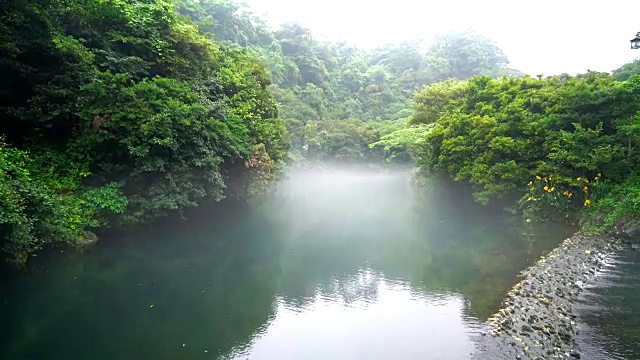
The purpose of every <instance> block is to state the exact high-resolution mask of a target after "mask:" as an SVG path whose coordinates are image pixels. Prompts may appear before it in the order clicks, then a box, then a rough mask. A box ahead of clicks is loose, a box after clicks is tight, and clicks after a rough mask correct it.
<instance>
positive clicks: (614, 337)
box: [574, 250, 640, 360]
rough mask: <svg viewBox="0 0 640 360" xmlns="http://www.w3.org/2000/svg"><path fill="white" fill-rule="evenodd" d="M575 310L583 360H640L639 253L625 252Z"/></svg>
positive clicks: (584, 293) (581, 299) (602, 272)
mask: <svg viewBox="0 0 640 360" xmlns="http://www.w3.org/2000/svg"><path fill="white" fill-rule="evenodd" d="M609 263H610V264H612V267H606V268H604V269H603V270H602V271H601V272H599V273H598V275H597V277H596V279H595V280H594V281H593V282H592V283H591V284H590V286H589V288H588V289H586V290H585V291H584V292H582V293H581V295H580V297H579V299H578V302H577V303H576V306H575V309H574V310H575V313H576V314H577V315H578V319H579V320H580V321H579V322H578V336H577V338H576V341H577V343H578V346H579V348H580V349H581V351H582V354H583V356H582V359H587V360H613V359H615V360H618V359H640V253H639V252H636V251H631V250H623V251H621V252H619V253H618V254H616V255H615V256H614V257H613V258H612V259H611V261H609Z"/></svg>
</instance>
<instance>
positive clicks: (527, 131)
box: [0, 0, 640, 265]
mask: <svg viewBox="0 0 640 360" xmlns="http://www.w3.org/2000/svg"><path fill="white" fill-rule="evenodd" d="M0 71H1V72H2V74H3V76H2V78H1V79H0V115H1V116H2V122H0V236H1V237H2V249H3V251H4V252H5V253H6V255H7V258H8V260H9V261H11V262H13V263H15V264H17V265H23V264H24V263H25V262H26V261H27V260H28V258H29V256H30V255H32V254H34V253H35V252H37V251H38V250H40V249H42V248H44V247H48V246H57V245H65V246H66V245H77V244H82V243H86V242H91V241H93V240H94V239H95V235H94V234H93V232H92V231H91V230H92V229H99V228H106V227H110V226H128V225H136V224H143V223H149V222H152V221H154V220H156V219H158V218H161V217H165V216H167V215H169V214H174V213H180V212H181V211H182V210H184V209H186V208H189V207H196V206H198V205H199V204H200V203H202V201H205V200H207V199H210V200H220V199H222V198H224V197H229V196H233V197H239V198H243V199H250V198H253V197H256V196H259V195H260V194H261V193H264V192H266V191H268V189H269V186H270V184H271V183H272V181H273V180H276V179H277V176H278V174H279V173H280V172H281V171H282V170H283V169H284V167H285V166H286V164H287V163H291V162H293V161H328V160H330V161H348V162H354V161H368V162H372V161H375V162H378V163H383V162H390V161H397V162H415V163H416V166H417V169H418V170H419V172H420V173H421V174H424V175H428V176H442V175H444V176H445V177H450V178H453V179H455V180H460V181H467V182H470V183H471V184H472V185H473V186H474V189H475V195H476V198H477V200H478V201H480V202H482V203H489V202H491V201H494V200H500V199H501V200H507V201H508V202H507V203H508V204H509V203H510V204H514V207H515V204H516V203H517V204H519V205H520V210H522V211H523V212H524V214H525V218H526V220H527V221H531V220H532V219H538V218H544V217H545V215H543V214H547V216H546V217H548V216H549V214H552V213H554V211H555V212H558V214H560V215H562V216H568V217H573V215H575V214H577V213H580V214H588V218H589V219H591V220H590V223H592V224H597V226H600V227H604V226H610V225H613V224H615V223H616V222H619V221H620V220H621V219H625V218H632V217H634V216H636V215H637V210H636V209H637V208H638V206H637V205H638V204H639V202H640V185H639V184H640V177H639V176H637V174H638V170H640V169H639V167H638V165H639V164H638V151H639V150H638V146H639V145H640V143H639V142H638V140H637V139H638V137H637V134H638V131H640V126H639V123H638V122H639V121H640V117H639V116H638V110H639V109H638V106H639V105H640V99H639V98H638V96H640V77H638V76H634V74H635V73H638V72H639V71H640V66H638V62H634V63H630V64H626V65H624V66H623V67H621V68H620V69H618V70H615V71H614V72H613V73H612V74H611V75H610V74H603V73H593V72H590V73H587V74H585V75H581V76H577V77H571V76H565V75H563V76H554V77H549V78H543V77H542V76H540V77H539V78H537V79H536V78H531V77H528V76H524V74H522V73H520V72H518V71H517V70H514V69H511V68H509V67H508V60H507V58H506V56H505V55H504V54H503V52H502V50H501V49H500V48H499V47H498V46H497V45H496V44H495V43H494V42H492V41H491V40H489V39H487V38H485V37H483V36H481V35H478V34H474V33H456V32H454V33H445V34H442V35H440V36H438V37H436V38H435V39H434V40H433V41H432V42H431V43H429V44H426V45H425V44H424V43H421V42H405V43H400V44H390V45H386V46H382V47H380V48H377V49H374V50H371V51H364V50H361V49H359V48H357V47H355V46H352V45H350V44H346V43H333V42H329V41H323V40H321V39H318V38H316V37H314V36H313V34H312V33H311V31H310V30H309V29H306V28H304V27H303V26H301V25H299V24H296V23H287V24H284V25H282V26H281V27H280V28H278V29H271V28H270V27H268V26H267V25H266V23H265V21H264V20H263V19H261V18H259V17H257V16H255V15H254V14H252V13H251V12H250V11H249V10H248V9H246V8H244V7H243V6H241V5H239V4H238V3H236V2H233V1H229V0H201V1H196V0H157V1H156V0H153V1H152V0H111V1H95V0H30V1H3V2H2V13H1V15H0ZM527 184H529V185H527ZM585 208H586V209H587V211H586V212H585V211H584V209H585ZM585 218H587V217H585Z"/></svg>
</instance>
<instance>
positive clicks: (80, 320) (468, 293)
mask: <svg viewBox="0 0 640 360" xmlns="http://www.w3.org/2000/svg"><path fill="white" fill-rule="evenodd" d="M165 228H170V227H169V226H167V225H165ZM565 235H566V234H565V232H564V229H563V227H562V226H557V227H554V226H549V225H545V226H544V227H541V228H536V227H532V226H529V227H524V225H523V224H522V222H521V221H519V219H515V218H509V217H507V216H502V214H500V213H491V212H489V211H487V209H486V208H483V207H480V206H477V205H475V204H474V203H473V201H472V199H471V197H470V196H469V193H468V192H466V191H465V190H464V188H461V187H459V186H456V185H445V184H436V183H434V184H431V185H429V186H427V188H426V189H425V188H418V187H416V186H414V185H413V183H412V180H411V176H410V174H409V173H408V172H404V171H377V170H345V169H339V168H333V167H331V168H325V169H314V170H312V169H299V170H294V171H292V172H291V173H290V174H288V176H287V177H286V178H285V179H283V181H282V182H281V183H280V184H279V185H278V187H277V189H276V190H275V191H274V193H273V194H272V196H270V197H269V198H268V199H266V200H265V201H264V202H262V203H261V204H259V205H256V206H253V207H251V208H249V209H246V208H237V209H235V208H234V207H233V206H231V204H229V203H227V204H225V206H222V207H220V208H218V210H205V209H204V208H203V209H200V210H199V213H198V216H197V217H193V218H192V219H191V220H189V221H188V222H187V223H186V224H183V225H181V226H175V227H174V228H173V229H172V230H167V231H162V232H154V233H148V234H142V235H136V236H135V237H132V238H129V239H116V238H113V239H103V240H102V241H101V242H100V243H99V244H98V245H97V246H96V247H94V248H91V249H89V250H88V251H86V252H85V253H82V254H60V256H58V257H56V258H54V259H52V260H49V261H46V262H43V263H41V264H40V265H39V266H38V268H37V269H34V270H32V271H30V272H29V273H26V274H21V275H17V276H15V277H13V278H12V279H10V281H6V282H5V283H6V284H11V285H10V286H8V287H6V288H3V289H2V290H0V301H1V302H0V305H1V306H0V318H2V319H7V320H6V324H7V326H5V327H4V328H3V329H2V331H4V333H2V334H0V335H1V337H0V338H1V339H2V340H1V342H0V350H1V351H0V353H1V354H3V355H2V356H3V357H6V358H10V359H31V358H38V359H88V358H91V359H113V358H121V359H151V358H153V359H176V358H183V359H212V358H222V359H247V358H250V359H328V358H330V359H365V358H366V359H395V358H424V356H426V354H428V355H429V357H432V358H447V359H467V358H469V355H470V354H471V353H472V352H473V350H474V342H473V338H474V336H473V334H474V332H475V331H476V330H475V329H476V328H477V327H478V326H479V325H480V324H482V322H483V321H484V320H485V319H486V318H487V317H488V316H489V315H490V314H491V313H493V312H494V311H496V310H497V308H498V306H499V303H500V300H501V299H502V298H503V297H504V295H505V293H506V292H507V291H508V289H509V288H510V287H511V286H512V285H513V283H514V282H515V281H516V280H517V273H518V272H519V271H520V270H522V269H523V268H525V267H526V266H527V265H529V264H531V263H532V262H534V261H535V260H536V259H537V258H538V257H539V255H540V254H541V253H542V252H543V251H546V250H549V249H551V248H552V247H553V246H554V245H555V244H557V243H558V242H559V241H560V240H561V239H562V238H563V237H564V236H565Z"/></svg>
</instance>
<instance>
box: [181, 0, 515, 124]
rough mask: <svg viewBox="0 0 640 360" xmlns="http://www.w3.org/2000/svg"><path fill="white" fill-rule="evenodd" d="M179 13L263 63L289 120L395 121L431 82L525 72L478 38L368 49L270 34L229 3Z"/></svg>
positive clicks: (294, 28) (185, 0)
mask: <svg viewBox="0 0 640 360" xmlns="http://www.w3.org/2000/svg"><path fill="white" fill-rule="evenodd" d="M181 10H182V12H183V13H184V14H187V15H189V16H191V17H193V18H194V19H195V20H196V21H197V22H198V23H199V24H200V27H201V29H203V30H204V31H205V32H208V33H209V34H211V36H212V37H213V38H215V39H216V40H218V41H221V42H224V43H228V44H236V45H239V46H242V47H245V48H248V49H249V50H250V51H252V52H253V53H255V54H257V56H258V57H259V58H260V59H261V60H262V61H263V62H264V63H265V65H266V67H267V69H268V70H269V72H270V74H271V76H272V78H273V82H274V86H273V87H272V91H273V94H274V95H275V97H276V98H277V100H278V103H279V104H280V107H279V108H280V115H281V116H282V117H283V118H285V119H295V120H301V121H308V120H344V119H359V120H363V121H369V120H387V119H391V120H397V119H404V118H406V117H407V116H408V115H409V111H408V103H409V100H410V99H411V97H412V96H413V93H414V92H415V91H416V90H418V89H420V88H421V87H423V86H424V85H426V84H432V83H435V82H439V81H442V80H445V79H466V78H468V77H470V76H474V75H490V76H502V75H521V74H520V73H519V72H517V71H515V70H511V69H509V68H508V67H507V64H508V61H507V58H506V57H505V55H504V54H503V53H502V50H500V49H499V48H498V46H497V45H496V44H495V43H493V42H492V41H491V40H489V39H487V38H485V37H482V36H480V35H477V34H473V33H447V34H443V35H441V36H438V37H437V38H436V39H434V41H433V43H432V44H430V45H429V46H425V44H423V43H420V42H406V43H401V44H390V45H386V46H383V47H380V48H377V49H374V50H373V51H369V52H365V51H362V50H360V49H358V48H356V47H354V46H351V45H349V44H345V43H330V42H326V41H321V40H319V39H317V38H314V36H313V34H312V33H311V32H310V30H309V29H306V28H304V27H302V26H301V25H299V24H296V23H288V24H284V25H282V26H281V27H280V28H279V29H278V30H276V31H271V30H270V29H269V28H268V27H267V26H266V25H265V23H264V21H263V20H262V19H260V18H259V17H257V16H255V15H253V14H252V13H251V11H250V10H249V9H247V8H244V7H243V6H242V5H240V4H239V3H236V2H234V1H230V0H200V1H195V0H182V1H181Z"/></svg>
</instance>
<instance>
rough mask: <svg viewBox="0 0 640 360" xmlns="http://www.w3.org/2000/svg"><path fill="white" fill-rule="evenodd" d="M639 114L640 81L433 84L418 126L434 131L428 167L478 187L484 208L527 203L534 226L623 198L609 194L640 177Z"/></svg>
mask: <svg viewBox="0 0 640 360" xmlns="http://www.w3.org/2000/svg"><path fill="white" fill-rule="evenodd" d="M639 111H640V76H634V77H631V78H629V79H628V80H627V81H624V82H618V81H616V79H615V78H613V77H611V76H609V75H607V74H602V73H594V72H590V73H587V74H584V75H580V76H577V77H570V76H555V77H549V78H545V79H533V78H529V77H525V78H503V79H491V78H489V77H474V78H472V79H470V80H468V81H464V82H459V83H442V84H437V85H433V86H430V87H427V88H425V89H423V90H421V91H420V92H419V93H418V95H417V96H416V103H415V106H414V114H413V116H412V118H411V120H412V123H413V124H433V125H432V129H431V130H430V131H428V133H427V134H426V135H424V136H423V142H422V145H421V149H420V151H419V152H418V166H419V167H420V169H421V170H423V171H424V172H426V173H428V174H448V175H449V176H451V177H452V178H453V179H455V180H459V181H467V182H470V183H471V184H473V185H474V188H475V196H476V199H477V200H478V201H480V202H482V203H487V202H489V201H492V200H494V199H506V200H508V201H511V202H516V201H517V200H518V199H520V200H519V203H520V205H521V206H522V208H523V209H524V210H525V217H526V218H527V219H531V218H532V217H534V216H538V217H540V216H541V215H545V214H546V215H549V214H550V213H549V211H550V210H551V209H554V210H555V211H558V212H560V213H561V214H562V215H567V214H571V213H575V210H578V209H582V208H584V207H589V206H592V205H594V204H595V203H598V202H599V201H611V200H604V199H606V198H609V199H611V197H614V198H615V196H616V195H615V194H616V193H615V192H614V193H611V194H610V195H608V194H609V191H608V189H609V188H611V186H612V185H613V184H618V183H621V182H623V181H625V179H627V178H629V177H630V176H632V175H634V174H637V173H638V171H640V158H639V155H640V153H639V152H638V146H639V145H640V142H639V140H638V139H640V138H638V136H637V134H638V132H637V131H638V130H639V126H640V116H639V115H638V114H639ZM589 181H591V183H589ZM617 189H619V188H617ZM617 194H618V195H620V194H621V193H620V191H618V193H617ZM602 206H604V205H602ZM620 211H622V212H625V211H626V210H620ZM543 217H544V216H543ZM608 221H610V220H608Z"/></svg>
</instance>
